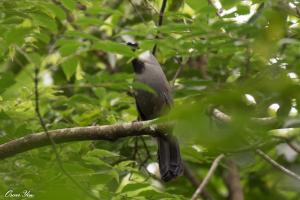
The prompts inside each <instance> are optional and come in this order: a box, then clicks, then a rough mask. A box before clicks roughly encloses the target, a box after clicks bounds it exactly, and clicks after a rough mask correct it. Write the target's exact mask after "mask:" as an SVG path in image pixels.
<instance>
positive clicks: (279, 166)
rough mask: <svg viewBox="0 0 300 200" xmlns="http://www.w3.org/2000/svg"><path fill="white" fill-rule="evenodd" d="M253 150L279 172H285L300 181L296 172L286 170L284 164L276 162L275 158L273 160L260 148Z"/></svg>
mask: <svg viewBox="0 0 300 200" xmlns="http://www.w3.org/2000/svg"><path fill="white" fill-rule="evenodd" d="M255 152H256V153H257V154H258V155H259V156H260V157H262V158H263V159H264V160H265V161H267V162H268V163H270V164H271V165H272V166H273V167H274V168H276V169H278V170H280V171H281V172H283V173H285V174H286V175H288V176H290V177H292V178H294V179H296V180H298V181H300V176H299V175H298V174H296V173H295V172H292V171H290V170H288V169H287V168H285V167H284V166H282V165H281V164H279V163H277V162H276V161H275V160H273V159H272V158H271V157H270V156H268V155H267V154H265V153H264V152H263V151H262V150H260V149H256V150H255Z"/></svg>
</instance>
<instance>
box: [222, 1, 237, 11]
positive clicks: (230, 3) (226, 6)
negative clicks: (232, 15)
mask: <svg viewBox="0 0 300 200" xmlns="http://www.w3.org/2000/svg"><path fill="white" fill-rule="evenodd" d="M238 2H239V1H238V0H221V4H222V7H223V8H224V9H229V8H232V7H233V6H235V5H236V4H237V3H238Z"/></svg>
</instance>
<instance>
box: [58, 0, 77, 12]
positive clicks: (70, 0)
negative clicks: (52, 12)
mask: <svg viewBox="0 0 300 200" xmlns="http://www.w3.org/2000/svg"><path fill="white" fill-rule="evenodd" d="M61 2H62V4H63V5H64V6H65V7H66V8H68V9H69V10H74V9H75V7H76V1H75V0H61Z"/></svg>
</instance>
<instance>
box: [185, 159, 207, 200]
mask: <svg viewBox="0 0 300 200" xmlns="http://www.w3.org/2000/svg"><path fill="white" fill-rule="evenodd" d="M183 174H184V176H185V177H186V178H187V179H188V180H189V181H190V182H191V184H192V185H193V186H194V187H195V188H196V189H197V187H198V186H199V185H200V183H201V182H200V180H199V179H198V178H197V176H196V174H195V173H194V172H193V170H192V169H191V168H190V167H189V165H188V164H187V163H186V162H185V161H183ZM201 196H202V197H203V199H205V200H212V197H211V196H210V194H209V193H208V192H207V191H206V190H205V189H204V190H203V192H202V194H201Z"/></svg>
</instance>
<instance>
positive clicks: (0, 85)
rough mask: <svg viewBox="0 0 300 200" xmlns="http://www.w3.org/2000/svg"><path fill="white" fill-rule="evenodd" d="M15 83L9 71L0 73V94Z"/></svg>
mask: <svg viewBox="0 0 300 200" xmlns="http://www.w3.org/2000/svg"><path fill="white" fill-rule="evenodd" d="M14 83H15V80H14V75H13V73H11V72H5V73H0V94H1V93H3V92H4V91H5V90H6V88H8V87H9V86H11V85H13V84H14Z"/></svg>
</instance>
